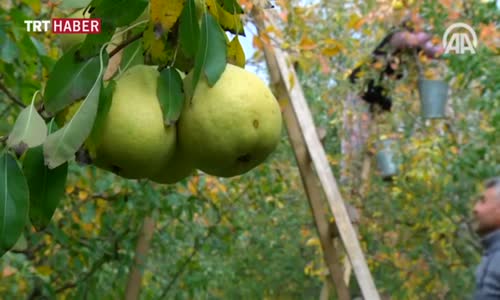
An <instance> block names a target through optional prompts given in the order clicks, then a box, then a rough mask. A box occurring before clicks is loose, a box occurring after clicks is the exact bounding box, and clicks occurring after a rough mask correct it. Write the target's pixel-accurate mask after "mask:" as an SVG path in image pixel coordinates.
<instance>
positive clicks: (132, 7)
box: [91, 0, 148, 27]
mask: <svg viewBox="0 0 500 300" xmlns="http://www.w3.org/2000/svg"><path fill="white" fill-rule="evenodd" d="M147 5H148V1H147V0H103V1H101V3H99V5H97V6H96V7H95V9H94V11H93V12H92V15H91V17H92V18H100V19H101V21H102V22H103V23H109V24H113V25H114V27H119V26H128V25H130V23H132V22H133V21H135V20H136V19H137V18H138V17H139V16H140V15H141V14H142V12H143V11H144V9H145V8H146V6H147Z"/></svg>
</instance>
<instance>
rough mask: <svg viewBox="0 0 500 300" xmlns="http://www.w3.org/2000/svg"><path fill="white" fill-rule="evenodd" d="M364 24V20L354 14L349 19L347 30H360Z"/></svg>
mask: <svg viewBox="0 0 500 300" xmlns="http://www.w3.org/2000/svg"><path fill="white" fill-rule="evenodd" d="M363 23H364V19H362V18H361V17H360V16H358V15H357V14H352V15H351V16H350V17H349V22H347V28H351V29H355V30H358V29H359V28H360V27H361V26H362V25H363Z"/></svg>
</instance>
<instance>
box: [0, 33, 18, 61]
mask: <svg viewBox="0 0 500 300" xmlns="http://www.w3.org/2000/svg"><path fill="white" fill-rule="evenodd" d="M18 53H19V49H18V47H17V46H16V43H14V41H12V40H11V39H10V38H9V37H8V36H5V39H3V41H2V46H1V47H0V59H1V60H3V61H4V62H6V63H8V64H11V63H13V62H14V60H15V59H16V58H18V56H19V55H18Z"/></svg>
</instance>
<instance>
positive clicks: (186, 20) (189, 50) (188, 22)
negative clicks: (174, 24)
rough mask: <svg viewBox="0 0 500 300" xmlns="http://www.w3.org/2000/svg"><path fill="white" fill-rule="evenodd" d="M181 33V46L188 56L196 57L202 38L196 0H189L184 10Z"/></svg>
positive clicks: (180, 25) (180, 27)
mask: <svg viewBox="0 0 500 300" xmlns="http://www.w3.org/2000/svg"><path fill="white" fill-rule="evenodd" d="M179 34H180V42H181V47H182V50H183V51H184V53H185V54H186V56H187V57H194V55H195V54H196V51H197V50H198V41H199V40H200V26H199V25H198V18H197V16H196V4H195V0H187V2H186V4H185V5H184V9H183V10H182V14H181V18H180V24H179Z"/></svg>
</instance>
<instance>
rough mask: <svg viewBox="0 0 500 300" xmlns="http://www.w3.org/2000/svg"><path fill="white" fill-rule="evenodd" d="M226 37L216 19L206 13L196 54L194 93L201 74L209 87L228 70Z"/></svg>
mask: <svg viewBox="0 0 500 300" xmlns="http://www.w3.org/2000/svg"><path fill="white" fill-rule="evenodd" d="M226 59H227V48H226V37H225V34H224V32H223V31H222V29H221V28H220V25H219V23H217V21H216V20H215V18H214V17H213V16H212V15H211V14H209V13H208V12H206V13H205V14H204V15H203V21H202V23H201V41H200V48H199V49H198V53H197V54H196V58H195V62H194V72H193V93H194V91H195V89H196V85H197V84H198V81H199V80H200V76H201V72H203V73H204V74H205V76H206V79H207V82H208V85H209V86H213V85H214V84H215V83H216V82H217V80H219V78H220V76H221V75H222V73H223V72H224V70H225V68H226V62H227V61H226Z"/></svg>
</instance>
